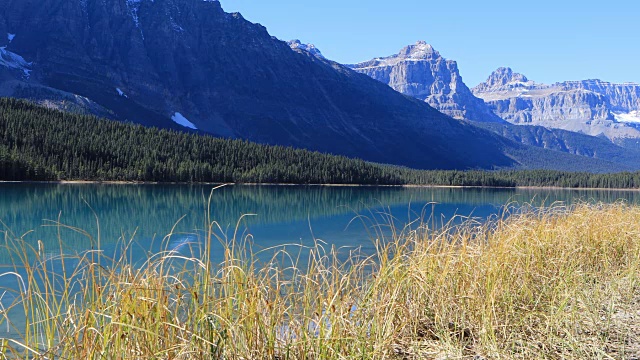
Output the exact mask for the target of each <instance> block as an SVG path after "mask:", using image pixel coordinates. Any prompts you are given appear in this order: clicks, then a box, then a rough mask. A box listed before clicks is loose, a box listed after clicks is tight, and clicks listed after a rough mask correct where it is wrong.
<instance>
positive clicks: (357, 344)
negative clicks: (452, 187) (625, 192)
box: [0, 204, 640, 359]
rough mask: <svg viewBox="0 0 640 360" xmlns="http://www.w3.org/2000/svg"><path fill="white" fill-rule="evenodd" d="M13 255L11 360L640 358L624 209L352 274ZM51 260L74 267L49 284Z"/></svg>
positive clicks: (337, 267)
mask: <svg viewBox="0 0 640 360" xmlns="http://www.w3.org/2000/svg"><path fill="white" fill-rule="evenodd" d="M215 227H216V224H215V223H211V224H210V230H211V231H210V233H211V234H213V233H215V231H214V230H215ZM213 241H219V240H218V239H216V238H215V237H213V236H210V237H209V238H208V239H203V243H204V244H205V245H203V246H204V247H205V248H206V247H207V246H208V244H210V243H211V242H213ZM6 243H7V249H6V250H5V249H3V250H2V251H7V250H8V251H10V252H11V253H12V255H13V256H14V259H15V260H14V261H15V263H16V264H18V265H17V266H18V268H16V269H15V272H26V276H23V278H22V280H24V283H25V284H26V285H25V288H24V289H22V291H19V292H15V291H14V292H12V293H10V294H15V295H16V296H17V298H16V300H15V302H14V304H13V305H12V306H13V311H15V310H19V311H20V312H21V313H22V315H23V316H24V317H26V318H27V326H26V332H23V333H22V334H21V336H19V337H17V338H13V339H4V340H2V342H1V344H0V346H2V351H3V353H4V354H5V356H6V357H12V356H18V357H22V358H32V357H34V356H37V357H42V358H54V357H55V358H58V357H59V358H69V359H80V358H90V359H94V358H100V359H125V358H126V359H129V358H168V359H191V358H196V359H339V358H358V359H380V358H403V359H411V358H421V359H431V358H433V359H463V358H474V356H477V357H476V358H477V359H482V358H484V359H514V358H516V359H517V358H520V359H533V358H549V359H556V358H563V359H586V358H588V359H610V358H615V359H632V358H637V357H638V356H640V345H639V344H640V273H639V270H640V207H633V206H628V205H624V204H615V205H579V206H576V207H573V208H571V209H566V208H563V207H555V208H551V209H547V210H546V211H539V212H533V211H531V212H526V213H522V214H516V215H513V216H512V217H510V218H509V219H507V220H499V221H495V222H492V223H490V224H486V225H473V224H467V225H465V226H462V227H459V228H456V229H446V230H442V231H435V232H434V231H429V230H428V229H427V225H425V226H424V227H422V228H421V229H419V230H411V231H410V230H406V231H402V230H398V231H397V232H396V235H395V236H394V239H392V240H390V241H388V242H385V241H378V242H377V245H378V246H377V248H378V252H377V254H375V255H372V256H368V257H366V256H363V255H358V254H357V253H353V255H352V256H351V257H349V259H348V260H346V261H339V260H338V258H339V257H338V256H337V254H336V250H334V249H330V248H326V247H323V246H322V245H321V244H318V246H316V247H315V248H313V249H310V250H311V251H310V255H309V256H308V258H307V257H305V258H304V259H300V258H297V257H296V256H293V255H292V254H287V253H284V252H277V253H276V255H275V256H274V259H273V260H274V261H271V262H267V263H266V264H265V263H263V262H261V261H259V260H257V259H258V257H257V256H256V255H258V254H255V253H254V254H252V253H251V251H250V250H245V249H247V248H246V247H244V245H245V244H243V243H242V242H241V241H238V242H231V243H229V246H228V247H227V249H226V251H225V260H224V262H223V263H221V264H212V263H211V262H210V260H209V258H208V257H207V256H206V255H204V256H197V257H193V258H188V257H182V256H181V255H179V254H177V253H172V252H167V253H163V254H156V255H153V256H151V257H150V258H149V259H148V261H147V262H146V263H145V264H144V265H143V266H133V265H132V264H131V263H130V262H129V261H128V260H127V258H126V256H124V257H122V258H120V259H117V260H115V261H114V260H111V259H107V258H106V257H105V256H104V255H103V253H101V252H97V251H93V252H87V253H83V254H79V255H77V257H75V259H72V258H73V257H71V256H68V255H58V256H52V255H51V251H52V250H55V249H43V248H42V247H40V248H28V247H27V246H26V245H25V243H24V242H22V241H20V240H19V239H12V238H7V239H6ZM98 245H99V244H98V243H97V241H96V247H97V246H98ZM54 252H55V251H54ZM195 253H200V252H198V251H194V254H195ZM202 253H203V254H206V253H207V251H206V249H205V251H203V252H202ZM60 256H63V257H66V258H67V259H68V260H75V262H76V263H77V264H78V266H77V267H76V268H74V269H66V271H64V272H62V273H58V274H52V273H50V272H51V270H50V269H51V268H52V264H53V262H55V261H60V260H59V259H58V258H59V257H60ZM303 260H304V261H303ZM302 264H305V265H304V266H302ZM6 276H13V275H11V274H8V275H6ZM37 279H47V280H46V281H44V282H40V285H36V284H37V283H38V281H37ZM3 291H4V290H3ZM5 298H6V297H5ZM8 310H9V309H4V310H3V312H2V314H6V311H8ZM7 321H8V320H7V319H6V318H5V319H4V320H0V322H1V324H0V326H2V327H3V328H4V327H5V326H6V325H7V323H6V322H7ZM9 325H10V326H11V324H9Z"/></svg>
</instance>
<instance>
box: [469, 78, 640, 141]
mask: <svg viewBox="0 0 640 360" xmlns="http://www.w3.org/2000/svg"><path fill="white" fill-rule="evenodd" d="M472 91H473V94H474V95H476V96H477V97H479V98H481V99H483V100H484V101H485V103H486V104H487V105H488V106H489V107H490V108H491V109H492V110H493V111H494V112H495V113H496V114H497V115H499V116H500V117H501V118H503V119H505V120H507V121H508V122H510V123H514V124H529V125H542V126H545V127H549V128H557V129H565V130H570V131H575V132H580V133H584V134H588V135H593V136H604V137H606V138H608V139H611V140H612V141H613V142H615V143H618V144H623V145H629V144H633V143H636V142H637V139H640V130H639V126H640V85H639V84H633V83H624V84H613V83H609V82H604V81H600V80H584V81H566V82H560V83H556V84H553V85H546V84H539V83H536V82H534V81H531V80H529V79H527V77H526V76H524V75H522V74H519V73H516V72H514V71H513V70H512V69H510V68H499V69H497V70H496V71H494V72H493V73H492V74H491V75H490V76H489V78H488V79H487V81H485V82H484V83H481V84H479V85H478V86H476V87H474V88H473V89H472Z"/></svg>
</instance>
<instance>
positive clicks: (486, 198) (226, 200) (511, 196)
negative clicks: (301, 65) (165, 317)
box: [0, 184, 640, 264]
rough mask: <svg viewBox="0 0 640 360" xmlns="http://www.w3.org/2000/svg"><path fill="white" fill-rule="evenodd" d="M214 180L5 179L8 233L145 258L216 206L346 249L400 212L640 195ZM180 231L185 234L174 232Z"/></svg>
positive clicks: (266, 242)
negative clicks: (127, 244)
mask: <svg viewBox="0 0 640 360" xmlns="http://www.w3.org/2000/svg"><path fill="white" fill-rule="evenodd" d="M213 188H214V186H187V185H94V184H90V185H88V184H73V185H58V184H0V221H1V222H2V223H1V224H0V231H2V232H5V233H8V234H9V235H10V236H14V237H23V238H24V239H25V240H26V241H27V242H29V243H31V244H34V245H37V243H38V240H41V241H42V244H44V247H45V249H46V250H49V249H50V250H51V251H54V252H58V253H59V251H60V250H59V244H60V243H63V244H64V249H65V251H71V252H74V251H83V250H88V249H91V248H92V246H93V247H95V246H96V244H97V241H98V239H99V240H100V243H101V247H102V248H103V249H105V250H110V249H115V248H116V245H117V244H120V243H122V241H123V239H125V240H129V239H134V242H135V244H136V246H137V247H138V249H139V252H140V256H144V255H145V254H146V253H147V252H148V251H157V250H159V249H160V248H161V247H163V246H168V247H170V248H179V247H181V246H185V244H187V243H193V242H198V241H200V240H199V239H200V238H201V236H199V235H200V234H201V231H202V229H205V226H206V225H205V224H206V223H207V212H209V214H210V218H211V220H213V221H216V222H217V224H219V226H220V230H218V231H217V234H218V235H219V237H220V238H228V239H230V238H232V237H233V236H234V233H236V234H237V235H236V238H245V237H246V236H247V235H248V234H251V236H252V238H251V240H252V243H253V245H254V248H255V249H261V248H268V247H271V246H274V245H279V244H287V243H295V244H311V243H313V239H321V240H323V241H325V242H326V243H328V244H332V245H336V246H337V247H354V246H361V247H362V248H363V249H365V250H366V249H367V247H370V246H371V240H372V238H373V237H376V235H375V230H376V227H375V226H373V225H374V224H387V223H389V222H390V219H391V218H393V222H394V225H395V226H396V227H397V228H401V227H402V226H404V224H406V223H407V222H408V221H410V220H416V219H419V218H431V220H429V223H430V224H441V223H443V222H446V221H448V220H449V219H451V218H452V217H454V216H455V215H460V216H472V217H477V218H480V219H483V218H486V217H488V216H490V215H492V214H498V213H499V212H500V211H501V209H502V207H503V206H504V205H505V204H507V203H524V202H532V201H533V203H535V204H536V205H538V204H541V203H545V204H551V203H553V202H556V201H562V202H565V203H572V202H575V201H578V200H582V201H603V202H613V201H617V200H619V199H624V200H626V201H628V202H631V203H638V202H640V192H634V191H585V190H579V191H578V190H576V191H573V190H529V189H527V190H515V189H448V188H397V187H325V186H227V187H223V188H220V189H217V190H214V191H213V192H212V189H213ZM210 194H211V202H210V206H209V210H207V203H208V201H207V199H208V198H209V195H210ZM243 215H245V216H244V217H243ZM433 219H435V221H433ZM56 224H64V225H65V226H68V227H75V228H78V229H82V230H84V231H85V232H86V234H80V233H79V232H78V231H75V230H71V229H69V228H67V227H61V226H56ZM236 228H237V232H236ZM172 229H173V233H174V234H175V235H173V236H172V237H171V239H164V237H165V235H167V234H169V233H171V231H172ZM163 239H164V240H165V241H163ZM215 251H216V249H214V252H215ZM6 255H7V254H6V251H3V249H1V248H0V264H2V263H5V264H6V262H7V256H6ZM213 256H214V258H215V257H216V254H215V253H214V254H213Z"/></svg>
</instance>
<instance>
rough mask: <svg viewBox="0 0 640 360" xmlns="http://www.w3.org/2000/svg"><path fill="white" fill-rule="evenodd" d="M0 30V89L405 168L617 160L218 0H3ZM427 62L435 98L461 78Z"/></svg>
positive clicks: (70, 106)
mask: <svg viewBox="0 0 640 360" xmlns="http://www.w3.org/2000/svg"><path fill="white" fill-rule="evenodd" d="M4 34H6V37H5V36H4ZM0 35H2V36H0V49H1V52H0V59H1V60H0V96H15V97H22V98H28V99H31V100H34V101H36V102H39V103H42V104H45V105H47V106H52V107H57V108H61V109H65V110H73V111H84V112H90V113H94V114H98V115H101V116H108V117H111V118H114V119H119V120H124V121H131V122H136V123H141V124H144V125H151V126H157V127H163V128H171V129H179V130H182V131H197V132H202V133H208V134H212V135H217V136H225V137H233V138H241V139H247V140H251V141H256V142H261V143H267V144H278V145H283V146H294V147H300V148H307V149H312V150H318V151H322V152H328V153H334V154H342V155H346V156H352V157H359V158H363V159H366V160H372V161H378V162H383V163H392V164H400V165H406V166H411V167H416V168H438V169H454V168H457V169H468V168H495V167H536V168H540V167H544V168H555V169H567V164H570V165H572V167H571V169H572V170H585V169H586V170H588V169H591V170H593V169H595V168H596V167H597V169H599V170H603V171H604V170H606V171H611V170H619V169H621V167H620V166H619V165H617V164H612V163H608V162H594V161H592V159H587V158H582V157H577V156H575V157H572V156H570V155H567V154H563V156H564V155H567V156H569V157H568V158H567V157H566V156H565V157H562V156H558V155H557V154H556V153H551V152H545V151H542V150H540V149H531V148H529V147H527V146H524V145H521V144H517V143H515V142H513V141H510V140H507V139H506V138H504V137H501V136H498V135H496V134H494V133H492V132H490V131H487V130H483V129H479V128H477V127H475V126H472V125H470V124H469V123H466V122H461V121H456V120H454V119H451V118H450V117H448V116H445V115H443V114H441V113H439V112H438V111H436V110H435V109H433V108H432V107H430V106H429V105H428V104H426V103H424V102H423V101H419V100H413V99H410V98H408V97H406V96H403V95H401V94H399V93H397V92H396V91H394V90H393V89H391V88H389V87H388V86H386V85H384V84H381V83H380V82H378V81H375V80H373V79H371V78H369V77H367V76H365V75H362V74H358V73H356V72H354V71H352V70H350V69H348V68H346V67H344V66H342V65H339V64H337V63H334V62H331V61H329V60H327V59H324V58H323V57H321V56H318V53H316V52H314V51H313V49H312V48H310V47H305V48H304V49H303V47H301V46H300V45H302V44H295V45H294V46H297V48H296V49H295V50H292V49H291V47H290V44H287V43H285V42H283V41H279V40H277V39H275V38H273V37H272V36H270V35H269V34H268V33H267V31H266V29H265V28H264V27H262V26H261V25H259V24H252V23H250V22H248V21H246V20H244V19H243V18H242V16H241V15H240V14H228V13H225V12H224V11H223V9H222V8H221V6H220V4H219V3H218V2H217V1H208V0H3V1H2V2H0ZM412 52H413V51H412V50H408V53H407V54H405V55H407V56H409V53H412ZM419 52H421V51H419ZM428 52H429V51H428V49H426V47H425V50H424V56H425V57H428V56H429V55H428V54H427V53H428ZM435 54H436V53H435V52H432V54H431V58H432V60H434V61H435V57H436V55H435ZM437 62H438V63H439V64H440V65H439V67H438V68H437V69H440V70H438V71H436V73H438V74H442V75H446V74H448V73H450V75H451V78H450V79H449V80H446V81H443V82H441V83H437V84H435V85H433V89H434V90H442V94H441V95H442V98H441V99H440V100H437V101H439V103H441V104H446V103H449V100H447V97H449V96H454V95H455V94H458V93H459V91H460V90H461V89H463V88H462V87H461V85H460V84H461V80H459V79H457V77H458V75H457V71H455V66H453V65H452V64H451V63H447V62H446V61H444V60H438V61H437ZM437 69H436V70H437ZM425 73H426V70H425ZM460 96H468V94H466V95H460ZM454 97H455V96H454ZM451 106H452V107H454V106H457V105H454V104H452V105H451ZM452 110H455V111H462V112H463V114H465V115H464V116H467V115H468V113H469V111H471V108H464V107H463V108H459V107H455V108H452ZM474 117H475V116H474ZM478 117H480V115H478ZM230 156H232V155H230ZM532 160H535V161H532ZM623 168H624V167H623Z"/></svg>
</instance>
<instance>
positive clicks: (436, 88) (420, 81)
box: [347, 41, 503, 123]
mask: <svg viewBox="0 0 640 360" xmlns="http://www.w3.org/2000/svg"><path fill="white" fill-rule="evenodd" d="M347 66H348V67H350V68H351V69H353V70H355V71H357V72H359V73H363V74H366V75H368V76H370V77H371V78H373V79H376V80H378V81H380V82H382V83H384V84H387V85H389V86H390V87H391V88H393V89H394V90H396V91H398V92H401V93H403V94H405V95H408V96H412V97H415V98H417V99H419V100H422V101H424V102H426V103H428V104H429V105H431V106H433V107H434V108H436V109H438V111H440V112H442V113H444V114H447V115H449V116H451V117H453V118H455V119H467V120H474V121H489V122H499V123H502V122H503V121H502V119H500V118H499V117H497V116H496V115H495V114H493V113H492V112H491V111H489V110H488V109H487V108H486V106H485V105H484V104H483V102H482V101H481V100H479V99H477V98H476V97H475V96H473V94H472V93H471V91H470V90H469V88H468V87H467V86H466V85H465V84H464V82H463V81H462V77H461V76H460V72H459V71H458V64H457V63H456V62H455V61H453V60H447V59H445V58H444V57H442V56H441V55H440V53H439V52H438V51H436V50H435V49H434V48H433V46H431V45H429V44H427V43H426V42H424V41H418V42H417V43H416V44H414V45H409V46H406V47H404V48H402V49H401V50H400V52H398V54H396V55H392V56H388V57H382V58H375V59H372V60H369V61H365V62H362V63H358V64H352V65H347Z"/></svg>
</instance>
